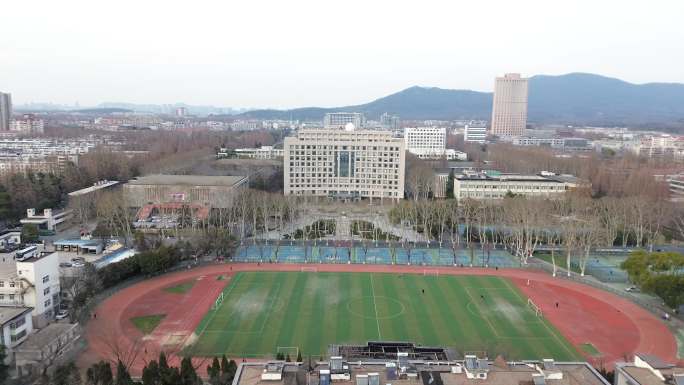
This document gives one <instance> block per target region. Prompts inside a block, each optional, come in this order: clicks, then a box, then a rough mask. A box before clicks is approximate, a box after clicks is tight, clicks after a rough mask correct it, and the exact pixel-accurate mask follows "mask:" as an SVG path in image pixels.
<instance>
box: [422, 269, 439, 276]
mask: <svg viewBox="0 0 684 385" xmlns="http://www.w3.org/2000/svg"><path fill="white" fill-rule="evenodd" d="M423 275H424V276H426V277H427V276H430V277H439V270H434V269H433V270H430V269H425V270H423Z"/></svg>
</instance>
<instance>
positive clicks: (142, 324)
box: [131, 314, 166, 334]
mask: <svg viewBox="0 0 684 385" xmlns="http://www.w3.org/2000/svg"><path fill="white" fill-rule="evenodd" d="M164 317H166V314H153V315H145V316H142V317H133V318H131V322H132V323H133V325H135V327H136V328H138V330H140V331H141V332H142V333H143V334H150V333H152V330H154V328H156V327H157V325H159V323H160V322H161V321H162V320H163V319H164Z"/></svg>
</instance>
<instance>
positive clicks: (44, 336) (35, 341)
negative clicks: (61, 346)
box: [16, 322, 78, 351]
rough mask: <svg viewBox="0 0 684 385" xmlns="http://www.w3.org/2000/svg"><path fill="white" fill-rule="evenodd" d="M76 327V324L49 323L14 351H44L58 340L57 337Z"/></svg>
mask: <svg viewBox="0 0 684 385" xmlns="http://www.w3.org/2000/svg"><path fill="white" fill-rule="evenodd" d="M77 326H78V324H68V323H60V322H55V323H51V324H49V325H48V326H46V327H44V328H42V329H40V330H39V331H38V332H37V333H33V334H31V335H30V336H29V337H28V339H27V340H26V341H24V343H23V344H21V345H19V347H18V349H16V350H23V351H30V350H42V349H45V348H46V347H47V346H49V345H50V343H51V342H53V341H54V340H56V339H57V338H59V336H61V335H62V334H64V333H66V332H67V331H69V330H71V329H73V328H75V327H77Z"/></svg>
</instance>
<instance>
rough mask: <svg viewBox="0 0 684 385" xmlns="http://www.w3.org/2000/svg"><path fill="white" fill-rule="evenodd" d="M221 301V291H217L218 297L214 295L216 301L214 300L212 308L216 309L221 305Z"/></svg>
mask: <svg viewBox="0 0 684 385" xmlns="http://www.w3.org/2000/svg"><path fill="white" fill-rule="evenodd" d="M222 303H223V292H221V293H219V295H218V297H216V301H214V304H213V305H212V306H211V309H212V310H216V309H218V308H220V307H221V304H222Z"/></svg>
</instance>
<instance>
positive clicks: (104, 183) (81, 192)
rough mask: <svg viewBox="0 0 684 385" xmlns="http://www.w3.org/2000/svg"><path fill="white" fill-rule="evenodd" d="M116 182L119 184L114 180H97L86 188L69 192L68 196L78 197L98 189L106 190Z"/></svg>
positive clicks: (116, 183)
mask: <svg viewBox="0 0 684 385" xmlns="http://www.w3.org/2000/svg"><path fill="white" fill-rule="evenodd" d="M118 184H119V182H118V181H116V180H101V181H99V182H95V184H93V185H92V186H90V187H86V188H82V189H80V190H76V191H72V192H70V193H69V198H74V197H78V196H82V195H88V194H91V193H94V192H96V191H100V190H106V189H108V188H110V187H113V186H116V185H118Z"/></svg>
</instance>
